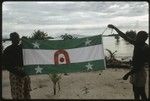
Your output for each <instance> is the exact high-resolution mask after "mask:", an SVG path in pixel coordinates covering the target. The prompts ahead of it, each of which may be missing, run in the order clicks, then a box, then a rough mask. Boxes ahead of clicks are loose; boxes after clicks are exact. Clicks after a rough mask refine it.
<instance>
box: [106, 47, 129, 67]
mask: <svg viewBox="0 0 150 101" xmlns="http://www.w3.org/2000/svg"><path fill="white" fill-rule="evenodd" d="M106 51H108V52H109V54H110V55H109V57H107V56H106V57H105V59H106V66H107V68H109V67H110V68H129V66H130V61H124V62H123V61H121V60H117V59H116V57H115V53H116V52H117V51H115V52H111V50H109V49H106Z"/></svg>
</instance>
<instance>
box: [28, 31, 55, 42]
mask: <svg viewBox="0 0 150 101" xmlns="http://www.w3.org/2000/svg"><path fill="white" fill-rule="evenodd" d="M30 39H34V40H37V39H38V40H47V39H53V37H48V34H47V33H45V32H43V31H40V30H37V31H36V30H34V33H33V34H32V36H31V37H30Z"/></svg>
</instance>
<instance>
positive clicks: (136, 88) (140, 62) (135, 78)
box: [108, 24, 149, 100]
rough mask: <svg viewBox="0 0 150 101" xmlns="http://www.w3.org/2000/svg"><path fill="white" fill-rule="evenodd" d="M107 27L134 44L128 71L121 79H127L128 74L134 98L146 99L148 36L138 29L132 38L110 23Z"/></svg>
mask: <svg viewBox="0 0 150 101" xmlns="http://www.w3.org/2000/svg"><path fill="white" fill-rule="evenodd" d="M108 27H109V28H112V29H114V30H115V31H116V32H117V33H118V34H119V35H120V36H121V37H122V38H123V39H125V40H126V41H128V42H129V43H131V44H132V45H134V52H133V58H132V66H133V68H132V69H131V71H130V72H128V73H127V74H125V75H124V77H123V79H124V80H127V79H128V77H129V76H131V78H130V82H131V83H132V85H133V92H134V98H135V100H139V99H140V97H141V98H142V100H146V99H147V97H146V93H145V84H146V71H145V69H144V66H145V63H146V62H148V60H149V58H148V56H149V54H148V52H149V46H148V45H147V44H146V43H145V41H146V40H147V38H148V34H147V32H145V31H139V32H138V33H137V36H136V39H135V40H132V39H130V38H129V37H127V36H126V35H125V34H124V33H123V32H122V31H120V30H119V29H118V28H117V27H115V26H114V25H112V24H109V25H108Z"/></svg>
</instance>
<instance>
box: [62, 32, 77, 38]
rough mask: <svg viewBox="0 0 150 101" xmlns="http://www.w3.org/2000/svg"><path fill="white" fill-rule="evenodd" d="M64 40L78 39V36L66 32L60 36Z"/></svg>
mask: <svg viewBox="0 0 150 101" xmlns="http://www.w3.org/2000/svg"><path fill="white" fill-rule="evenodd" d="M60 37H61V38H62V39H63V40H68V39H77V37H73V36H72V35H70V34H67V33H66V34H64V35H61V36H60Z"/></svg>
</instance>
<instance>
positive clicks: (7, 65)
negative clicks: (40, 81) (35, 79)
mask: <svg viewBox="0 0 150 101" xmlns="http://www.w3.org/2000/svg"><path fill="white" fill-rule="evenodd" d="M8 60H9V59H8V55H7V49H6V50H4V52H3V54H2V66H3V67H4V68H5V69H6V70H8V71H9V72H11V73H13V74H15V75H18V76H21V77H24V76H26V74H25V73H24V72H23V71H22V70H19V69H18V68H17V67H15V66H11V65H10V63H8Z"/></svg>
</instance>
